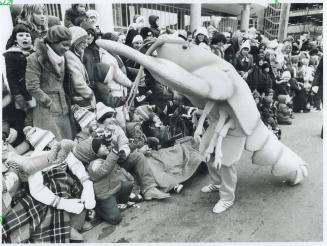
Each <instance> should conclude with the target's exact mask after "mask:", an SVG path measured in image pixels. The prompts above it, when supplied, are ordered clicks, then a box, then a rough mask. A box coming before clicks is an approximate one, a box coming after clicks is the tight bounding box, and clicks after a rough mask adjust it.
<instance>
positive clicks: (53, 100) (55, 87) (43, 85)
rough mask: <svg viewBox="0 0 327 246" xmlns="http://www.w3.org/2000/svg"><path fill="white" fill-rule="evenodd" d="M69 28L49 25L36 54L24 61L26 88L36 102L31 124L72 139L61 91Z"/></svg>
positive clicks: (61, 137) (66, 109) (67, 112)
mask: <svg viewBox="0 0 327 246" xmlns="http://www.w3.org/2000/svg"><path fill="white" fill-rule="evenodd" d="M71 39H72V36H71V32H70V31H69V29H67V28H65V27H63V26H59V25H57V26H53V27H51V28H50V29H49V30H48V32H47V36H46V38H45V39H44V40H43V41H40V42H38V44H37V46H36V52H35V53H33V54H32V55H30V56H29V57H28V58H27V67H26V88H27V90H28V92H29V94H30V95H31V96H32V97H34V98H35V99H36V102H37V103H36V107H35V108H33V125H34V126H36V127H39V128H42V129H46V130H49V131H51V132H52V133H53V134H54V135H55V136H56V138H57V140H62V139H73V133H72V125H71V121H70V116H69V107H68V103H67V101H66V94H65V91H64V85H63V83H64V77H65V70H66V68H65V59H64V54H65V53H66V51H67V50H68V49H69V47H70V42H71Z"/></svg>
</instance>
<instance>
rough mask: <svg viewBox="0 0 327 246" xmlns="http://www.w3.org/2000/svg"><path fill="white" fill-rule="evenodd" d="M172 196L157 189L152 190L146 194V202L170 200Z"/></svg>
mask: <svg viewBox="0 0 327 246" xmlns="http://www.w3.org/2000/svg"><path fill="white" fill-rule="evenodd" d="M169 197H170V194H169V193H165V192H162V191H160V190H158V189H157V188H156V187H152V188H150V189H149V190H148V191H147V192H145V193H144V200H147V201H149V200H152V199H165V198H169Z"/></svg>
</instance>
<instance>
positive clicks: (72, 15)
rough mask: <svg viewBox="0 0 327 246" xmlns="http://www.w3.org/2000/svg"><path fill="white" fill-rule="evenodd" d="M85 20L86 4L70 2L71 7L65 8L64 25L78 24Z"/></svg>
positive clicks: (86, 18) (86, 17)
mask: <svg viewBox="0 0 327 246" xmlns="http://www.w3.org/2000/svg"><path fill="white" fill-rule="evenodd" d="M87 20H88V16H87V15H86V4H80V3H79V4H72V7H71V8H70V9H67V10H66V13H65V19H64V25H65V27H72V26H79V25H80V24H81V23H82V22H84V21H87Z"/></svg>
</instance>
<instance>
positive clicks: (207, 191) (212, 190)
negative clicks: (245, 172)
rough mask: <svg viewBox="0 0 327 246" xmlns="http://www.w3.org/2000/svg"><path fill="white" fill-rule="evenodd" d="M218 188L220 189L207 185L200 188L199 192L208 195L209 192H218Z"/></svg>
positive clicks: (218, 186)
mask: <svg viewBox="0 0 327 246" xmlns="http://www.w3.org/2000/svg"><path fill="white" fill-rule="evenodd" d="M220 187H221V185H214V184H208V185H206V186H204V187H202V189H201V192H204V193H209V192H215V191H219V188H220Z"/></svg>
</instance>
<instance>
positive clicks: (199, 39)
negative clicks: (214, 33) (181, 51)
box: [194, 26, 210, 51]
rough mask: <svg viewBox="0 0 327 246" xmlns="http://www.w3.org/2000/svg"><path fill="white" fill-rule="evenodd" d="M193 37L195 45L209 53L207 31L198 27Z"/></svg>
mask: <svg viewBox="0 0 327 246" xmlns="http://www.w3.org/2000/svg"><path fill="white" fill-rule="evenodd" d="M194 36H195V44H196V45H199V46H200V47H202V48H204V49H206V50H208V51H210V47H209V36H208V31H207V29H206V28H205V27H203V26H200V27H198V28H197V29H196V32H195V34H194Z"/></svg>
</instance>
